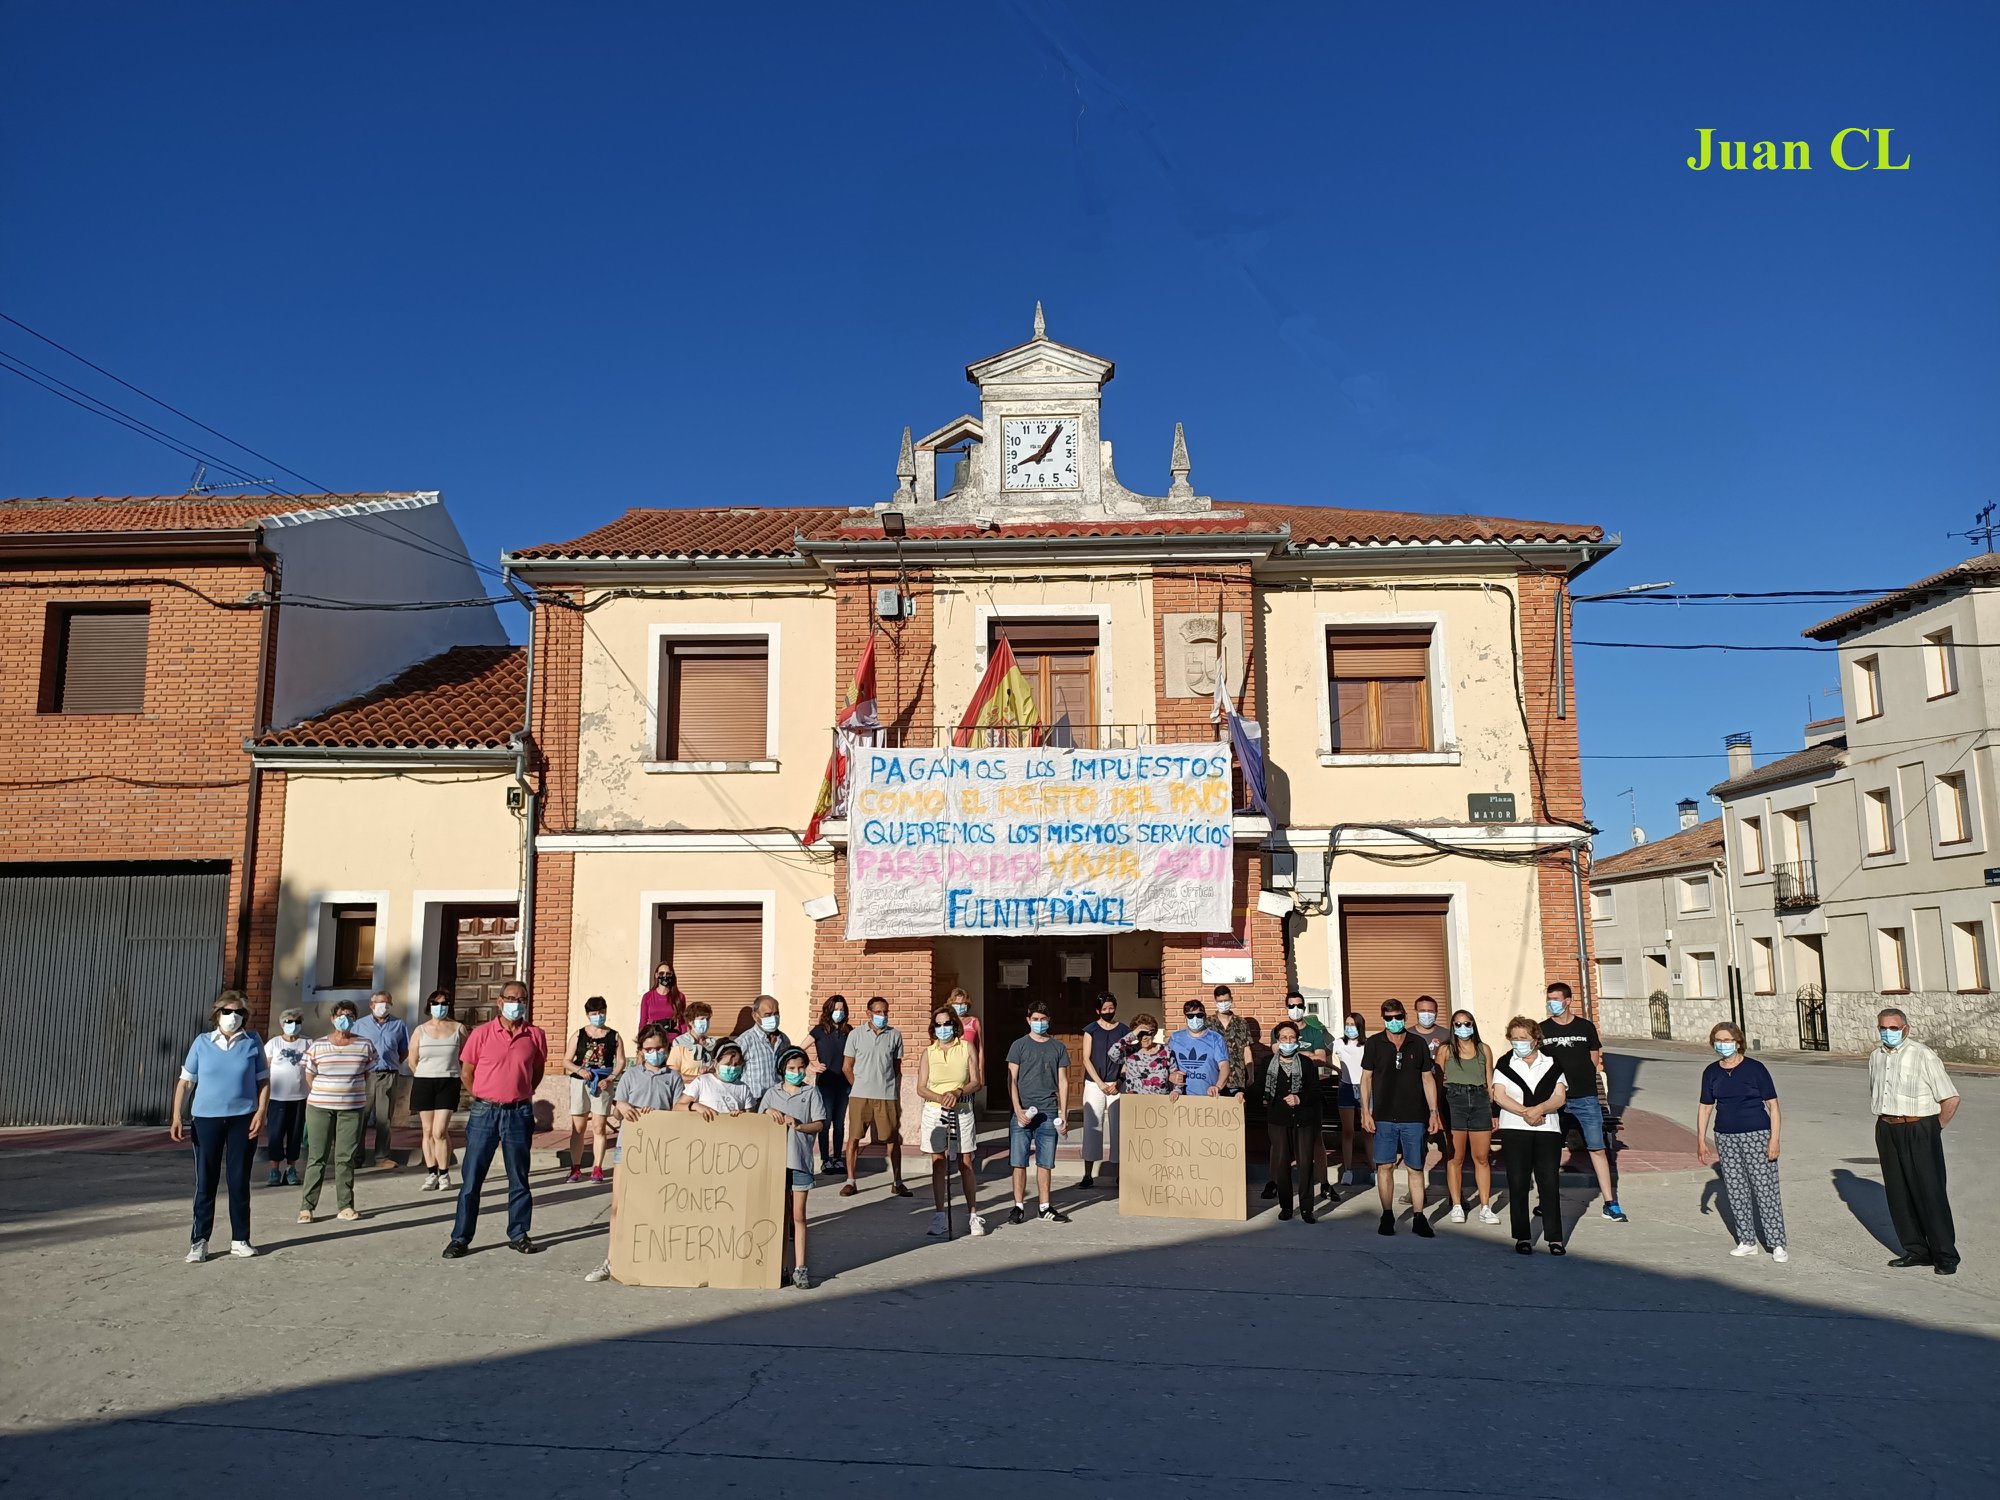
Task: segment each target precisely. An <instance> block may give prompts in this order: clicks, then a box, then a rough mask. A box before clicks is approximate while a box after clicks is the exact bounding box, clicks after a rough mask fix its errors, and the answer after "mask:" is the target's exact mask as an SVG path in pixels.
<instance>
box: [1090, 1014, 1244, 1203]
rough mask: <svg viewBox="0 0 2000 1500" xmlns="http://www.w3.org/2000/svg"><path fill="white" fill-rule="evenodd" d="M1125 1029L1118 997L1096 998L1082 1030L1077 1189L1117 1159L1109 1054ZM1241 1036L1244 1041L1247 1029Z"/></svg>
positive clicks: (1113, 1075) (1113, 1072)
mask: <svg viewBox="0 0 2000 1500" xmlns="http://www.w3.org/2000/svg"><path fill="white" fill-rule="evenodd" d="M1216 993H1217V994H1218V995H1227V994H1228V993H1229V991H1228V990H1227V989H1226V988H1218V989H1217V991H1216ZM1239 1024H1241V1023H1239ZM1128 1029H1129V1028H1127V1027H1125V1026H1123V1025H1121V1024H1120V1023H1119V1020H1118V997H1117V996H1116V995H1099V996H1098V997H1097V1019H1096V1020H1094V1021H1092V1022H1091V1023H1090V1024H1089V1025H1088V1026H1086V1027H1084V1028H1083V1039H1084V1042H1085V1043H1086V1045H1085V1047H1084V1050H1083V1181H1082V1182H1080V1183H1079V1184H1078V1186H1079V1187H1090V1186H1091V1185H1092V1184H1093V1182H1094V1181H1095V1178H1094V1176H1093V1173H1094V1170H1095V1168H1096V1166H1097V1164H1098V1163H1099V1162H1101V1161H1112V1162H1116V1161H1117V1160H1118V1114H1117V1111H1116V1109H1115V1108H1114V1107H1113V1105H1112V1100H1113V1099H1114V1098H1115V1097H1116V1095H1117V1093H1118V1070H1117V1069H1116V1068H1115V1067H1113V1066H1112V1062H1111V1054H1112V1051H1113V1050H1114V1049H1115V1048H1116V1047H1117V1046H1118V1044H1119V1043H1120V1042H1122V1041H1124V1040H1125V1037H1126V1034H1127V1031H1128ZM1244 1035H1245V1038H1246V1039H1247V1038H1248V1035H1249V1032H1248V1028H1247V1027H1246V1028H1245V1031H1244Z"/></svg>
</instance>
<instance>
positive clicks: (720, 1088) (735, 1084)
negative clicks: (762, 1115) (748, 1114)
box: [688, 1042, 757, 1120]
mask: <svg viewBox="0 0 2000 1500" xmlns="http://www.w3.org/2000/svg"><path fill="white" fill-rule="evenodd" d="M743 1071H744V1069H743V1049H742V1048H741V1047H739V1046H737V1045H736V1043H734V1042H724V1043H723V1044H722V1045H721V1046H719V1047H717V1048H716V1049H715V1067H714V1068H713V1069H712V1070H711V1071H709V1072H707V1073H704V1074H702V1075H701V1077H699V1078H697V1079H695V1081H694V1082H693V1083H691V1084H689V1085H688V1098H690V1099H692V1100H693V1101H694V1102H695V1104H697V1105H698V1106H700V1107H699V1108H698V1109H696V1110H695V1113H696V1114H698V1115H701V1116H702V1118H703V1119H705V1120H712V1119H714V1118H715V1117H716V1116H717V1115H740V1114H742V1113H743V1111H745V1110H746V1109H755V1108H756V1107H757V1096H756V1095H755V1094H753V1093H751V1092H750V1086H749V1085H748V1084H746V1083H745V1082H744V1081H743ZM704 1111H705V1113H704Z"/></svg>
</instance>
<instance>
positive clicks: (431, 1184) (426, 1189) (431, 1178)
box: [417, 1172, 438, 1193]
mask: <svg viewBox="0 0 2000 1500" xmlns="http://www.w3.org/2000/svg"><path fill="white" fill-rule="evenodd" d="M437 1186H438V1174H437V1173H435V1172H426V1173H425V1174H424V1182H423V1186H422V1187H420V1188H418V1189H417V1191H418V1192H420V1193H435V1192H436V1191H437Z"/></svg>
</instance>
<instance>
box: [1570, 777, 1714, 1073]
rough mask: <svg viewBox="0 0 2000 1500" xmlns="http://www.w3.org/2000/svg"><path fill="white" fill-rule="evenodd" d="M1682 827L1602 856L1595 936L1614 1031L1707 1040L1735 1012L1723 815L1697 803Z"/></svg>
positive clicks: (1594, 877)
mask: <svg viewBox="0 0 2000 1500" xmlns="http://www.w3.org/2000/svg"><path fill="white" fill-rule="evenodd" d="M1679 814H1680V823H1681V826H1680V828H1679V830H1678V831H1677V832H1675V833H1673V834H1671V835H1669V836H1668V837H1666V838H1663V839H1658V840H1652V841H1649V842H1646V843H1643V844H1639V845H1636V846H1635V847H1633V848H1630V849H1627V850H1624V851H1623V852H1622V853H1619V854H1614V855H1610V856H1609V857H1607V858H1604V859H1600V860H1598V861H1597V862H1596V863H1595V864H1593V865H1592V867H1591V871H1590V939H1591V948H1592V950H1593V952H1594V954H1595V962H1596V976H1597V995H1598V1001H1599V1004H1600V1006H1601V1019H1600V1023H1599V1024H1600V1029H1601V1030H1602V1031H1603V1032H1604V1034H1605V1035H1607V1036H1653V1037H1659V1038H1662V1039H1665V1038H1670V1037H1671V1038H1678V1039H1680V1040H1684V1041H1685V1040H1695V1041H1699V1040H1702V1039H1704V1038H1706V1037H1707V1035H1708V1030H1709V1028H1710V1027H1711V1026H1713V1025H1714V1024H1715V1023H1716V1022H1717V1021H1726V1020H1731V1019H1733V1018H1734V1015H1735V1010H1734V1005H1735V1000H1736V996H1734V995H1733V994H1732V993H1731V989H1730V986H1731V980H1732V977H1733V972H1734V971H1733V964H1732V955H1731V949H1730V942H1731V933H1730V928H1729V916H1728V911H1729V908H1728V888H1727V885H1728V881H1727V875H1726V873H1725V871H1724V869H1723V859H1722V820H1721V819H1720V818H1710V819H1708V820H1707V821H1706V822H1703V821H1702V820H1701V815H1700V812H1699V809H1698V805H1697V804H1696V803H1695V802H1694V801H1693V800H1692V799H1689V800H1686V801H1683V802H1682V803H1681V804H1680V807H1679Z"/></svg>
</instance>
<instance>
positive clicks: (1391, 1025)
mask: <svg viewBox="0 0 2000 1500" xmlns="http://www.w3.org/2000/svg"><path fill="white" fill-rule="evenodd" d="M1409 1024H1410V1023H1409V1022H1408V1021H1405V1020H1404V1019H1403V1018H1402V1017H1401V1016H1397V1017H1396V1018H1395V1019H1394V1020H1393V1021H1384V1022H1383V1023H1382V1029H1383V1030H1384V1031H1388V1032H1394V1033H1396V1034H1397V1035H1401V1034H1402V1030H1403V1028H1404V1027H1405V1026H1407V1025H1409Z"/></svg>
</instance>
